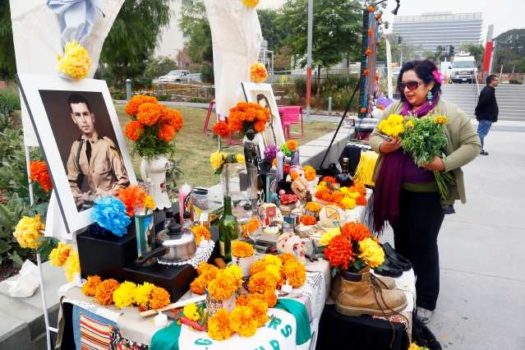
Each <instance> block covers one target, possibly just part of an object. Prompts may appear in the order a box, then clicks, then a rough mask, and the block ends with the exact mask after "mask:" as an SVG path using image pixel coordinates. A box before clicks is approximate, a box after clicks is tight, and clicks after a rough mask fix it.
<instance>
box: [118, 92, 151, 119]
mask: <svg viewBox="0 0 525 350" xmlns="http://www.w3.org/2000/svg"><path fill="white" fill-rule="evenodd" d="M146 102H147V103H157V99H156V98H155V97H153V96H146V95H135V96H133V97H132V98H131V99H130V100H129V101H128V103H127V104H126V107H125V108H124V111H125V112H126V114H127V115H129V116H134V115H136V114H137V112H138V111H139V107H140V105H142V104H143V103H146Z"/></svg>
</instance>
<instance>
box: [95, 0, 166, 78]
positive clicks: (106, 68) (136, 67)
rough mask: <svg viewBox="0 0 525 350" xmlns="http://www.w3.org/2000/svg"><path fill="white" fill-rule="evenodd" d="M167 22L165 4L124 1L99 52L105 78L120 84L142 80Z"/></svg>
mask: <svg viewBox="0 0 525 350" xmlns="http://www.w3.org/2000/svg"><path fill="white" fill-rule="evenodd" d="M169 20H170V8H169V2H168V1H165V0H148V1H137V0H127V1H125V2H124V4H123V5H122V8H121V9H120V12H119V13H118V16H117V18H116V19H115V22H114V23H113V27H112V28H111V31H110V32H109V35H108V37H107V38H106V41H105V43H104V47H103V48H102V54H101V58H100V60H101V63H102V67H101V71H102V72H103V75H104V76H105V78H107V79H110V78H113V79H114V83H115V84H123V83H124V80H125V79H126V78H139V77H141V76H142V75H143V73H144V71H145V68H146V65H147V62H148V58H149V57H151V55H152V53H153V50H154V49H155V47H156V46H157V42H158V37H159V33H160V31H161V29H162V28H163V27H165V26H166V25H167V24H168V23H169Z"/></svg>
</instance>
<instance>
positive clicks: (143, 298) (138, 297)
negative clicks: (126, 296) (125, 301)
mask: <svg viewBox="0 0 525 350" xmlns="http://www.w3.org/2000/svg"><path fill="white" fill-rule="evenodd" d="M153 288H155V285H154V284H153V283H149V282H144V283H143V284H141V285H139V286H137V288H135V291H134V292H133V303H134V304H135V305H137V306H138V307H139V308H141V309H144V310H145V309H147V308H148V301H149V296H150V294H151V291H152V290H153Z"/></svg>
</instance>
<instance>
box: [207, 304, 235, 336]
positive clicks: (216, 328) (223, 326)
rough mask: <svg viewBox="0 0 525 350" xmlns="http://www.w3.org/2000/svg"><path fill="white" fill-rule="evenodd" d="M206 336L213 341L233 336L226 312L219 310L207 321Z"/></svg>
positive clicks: (228, 315) (228, 314)
mask: <svg viewBox="0 0 525 350" xmlns="http://www.w3.org/2000/svg"><path fill="white" fill-rule="evenodd" d="M208 335H209V336H210V338H212V339H213V340H226V339H229V338H230V337H231V336H232V335H233V330H232V328H231V326H230V313H229V312H228V311H226V310H225V309H219V310H218V311H217V312H216V313H215V315H213V316H212V317H210V318H209V319H208Z"/></svg>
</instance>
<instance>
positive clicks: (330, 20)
mask: <svg viewBox="0 0 525 350" xmlns="http://www.w3.org/2000/svg"><path fill="white" fill-rule="evenodd" d="M282 11H283V15H282V16H281V17H280V18H279V19H278V21H277V23H278V24H279V26H280V27H281V28H283V29H285V32H286V33H287V37H286V39H285V43H286V44H287V45H289V46H290V47H291V48H292V52H293V54H294V55H295V56H298V57H301V58H302V59H301V60H300V62H301V65H302V66H303V67H304V65H305V64H306V56H305V54H306V33H307V26H308V14H307V0H287V1H286V3H285V5H284V6H283V8H282ZM313 13H314V27H313V45H312V59H313V63H314V64H315V65H317V68H318V73H317V77H318V82H319V78H320V71H321V67H330V66H332V65H334V64H337V63H339V62H341V61H343V60H344V59H345V58H347V57H349V55H350V56H351V57H352V58H354V59H356V58H358V57H360V56H359V52H360V47H361V35H360V31H361V26H362V23H361V22H362V20H361V19H362V17H361V14H362V9H361V5H360V3H359V2H357V1H353V0H316V1H315V2H314V11H313ZM317 93H318V94H319V84H318V91H317Z"/></svg>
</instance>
